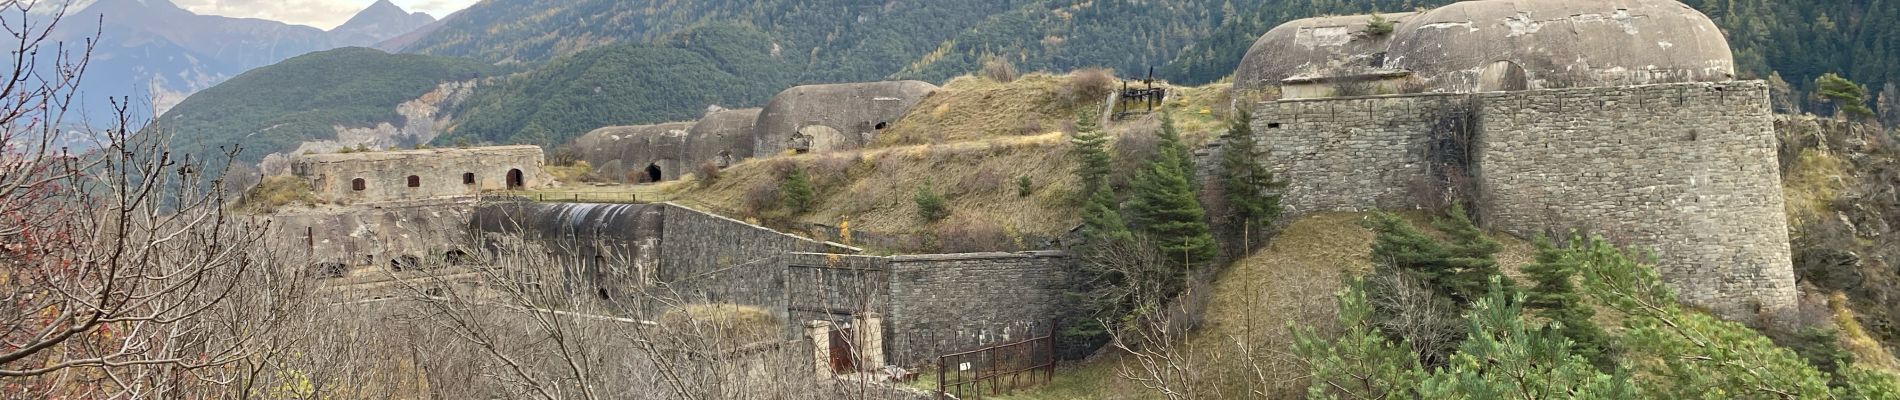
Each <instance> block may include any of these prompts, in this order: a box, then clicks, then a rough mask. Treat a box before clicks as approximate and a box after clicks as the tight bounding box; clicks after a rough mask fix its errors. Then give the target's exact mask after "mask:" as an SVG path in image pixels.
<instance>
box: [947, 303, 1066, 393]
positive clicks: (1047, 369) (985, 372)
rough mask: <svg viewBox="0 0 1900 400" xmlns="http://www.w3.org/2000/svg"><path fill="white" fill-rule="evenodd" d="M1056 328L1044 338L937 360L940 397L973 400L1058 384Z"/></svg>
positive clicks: (1032, 338) (1053, 327)
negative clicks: (1055, 382) (1056, 382)
mask: <svg viewBox="0 0 1900 400" xmlns="http://www.w3.org/2000/svg"><path fill="white" fill-rule="evenodd" d="M1056 332H1057V329H1056V325H1055V323H1054V322H1053V321H1052V322H1051V323H1050V324H1049V332H1048V333H1047V334H1044V335H1042V336H1035V337H1030V338H1027V339H1021V340H1014V341H1005V342H1001V343H995V344H990V345H985V346H983V347H981V348H978V349H976V350H970V351H965V352H960V353H951V354H945V355H942V356H938V357H937V394H938V395H951V396H956V398H959V399H961V398H964V397H963V396H964V395H965V394H966V393H967V394H970V395H972V397H970V398H972V399H981V398H983V395H984V391H985V390H987V391H988V392H989V393H988V394H990V395H999V394H1004V393H1009V392H1013V391H1015V390H1016V389H1019V388H1025V387H1030V386H1035V385H1040V384H1046V383H1049V382H1050V381H1053V380H1055V374H1056V339H1055V336H1056V335H1055V333H1056Z"/></svg>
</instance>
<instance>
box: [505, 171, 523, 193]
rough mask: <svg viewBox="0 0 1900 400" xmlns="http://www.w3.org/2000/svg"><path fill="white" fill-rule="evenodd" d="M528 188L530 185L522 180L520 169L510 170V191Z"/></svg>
mask: <svg viewBox="0 0 1900 400" xmlns="http://www.w3.org/2000/svg"><path fill="white" fill-rule="evenodd" d="M526 186H528V184H527V183H526V182H524V181H523V180H522V177H521V170H520V169H511V170H508V189H509V190H515V189H520V188H522V187H526Z"/></svg>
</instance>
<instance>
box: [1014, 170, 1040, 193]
mask: <svg viewBox="0 0 1900 400" xmlns="http://www.w3.org/2000/svg"><path fill="white" fill-rule="evenodd" d="M1030 185H1031V183H1030V182H1029V175H1023V176H1018V177H1016V197H1029V194H1030V193H1033V192H1035V188H1033V187H1030Z"/></svg>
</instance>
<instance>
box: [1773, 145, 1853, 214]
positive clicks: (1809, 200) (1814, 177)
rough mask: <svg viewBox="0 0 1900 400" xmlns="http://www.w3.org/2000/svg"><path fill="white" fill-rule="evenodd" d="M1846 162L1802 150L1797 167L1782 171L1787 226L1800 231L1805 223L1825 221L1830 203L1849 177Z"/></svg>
mask: <svg viewBox="0 0 1900 400" xmlns="http://www.w3.org/2000/svg"><path fill="white" fill-rule="evenodd" d="M1848 168H1849V166H1848V165H1847V163H1846V162H1844V161H1842V160H1841V159H1839V158H1836V157H1834V155H1832V154H1828V153H1827V152H1825V151H1822V150H1819V149H1805V150H1802V151H1801V155H1800V156H1799V158H1797V159H1796V160H1795V164H1794V165H1793V166H1792V167H1791V168H1788V170H1787V171H1783V173H1782V177H1781V188H1782V189H1781V196H1782V198H1783V199H1785V200H1786V204H1787V205H1786V209H1787V212H1788V224H1789V225H1790V226H1793V227H1794V228H1796V229H1799V228H1800V226H1801V225H1802V223H1803V222H1804V221H1815V220H1819V219H1821V218H1825V217H1826V215H1825V214H1827V213H1828V211H1827V210H1828V208H1829V206H1830V204H1831V203H1832V202H1833V201H1834V198H1835V197H1836V196H1838V195H1839V194H1840V192H1841V190H1844V189H1846V188H1845V185H1846V182H1844V181H1843V180H1842V179H1844V178H1846V177H1847V176H1848Z"/></svg>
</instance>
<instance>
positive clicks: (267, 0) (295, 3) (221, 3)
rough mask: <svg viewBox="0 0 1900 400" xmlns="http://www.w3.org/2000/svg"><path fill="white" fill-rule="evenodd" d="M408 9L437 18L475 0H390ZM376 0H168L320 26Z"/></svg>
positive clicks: (214, 11)
mask: <svg viewBox="0 0 1900 400" xmlns="http://www.w3.org/2000/svg"><path fill="white" fill-rule="evenodd" d="M391 1H392V2H394V3H396V5H397V6H399V7H402V9H404V10H408V11H409V12H417V11H421V12H426V13H429V15H433V16H435V17H436V18H437V19H440V18H442V17H445V16H448V15H449V13H453V12H455V11H457V10H461V9H463V8H465V7H468V6H469V5H470V4H474V3H475V2H476V1H477V0H391ZM375 2H376V0H172V3H173V4H177V5H178V6H179V7H182V8H184V9H186V10H191V12H194V13H198V14H208V15H222V16H227V17H248V18H262V19H268V20H273V21H283V22H287V23H292V24H298V25H309V26H314V27H317V28H321V29H324V30H329V29H330V28H335V27H336V26H337V25H342V24H343V21H348V20H350V16H353V15H356V12H357V11H362V10H363V8H364V7H369V5H370V4H372V3H375Z"/></svg>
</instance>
